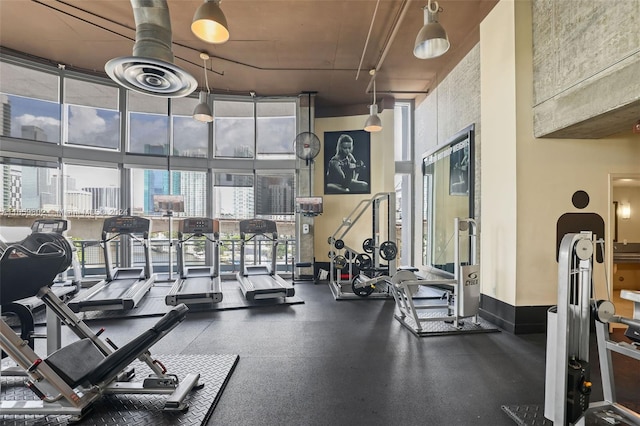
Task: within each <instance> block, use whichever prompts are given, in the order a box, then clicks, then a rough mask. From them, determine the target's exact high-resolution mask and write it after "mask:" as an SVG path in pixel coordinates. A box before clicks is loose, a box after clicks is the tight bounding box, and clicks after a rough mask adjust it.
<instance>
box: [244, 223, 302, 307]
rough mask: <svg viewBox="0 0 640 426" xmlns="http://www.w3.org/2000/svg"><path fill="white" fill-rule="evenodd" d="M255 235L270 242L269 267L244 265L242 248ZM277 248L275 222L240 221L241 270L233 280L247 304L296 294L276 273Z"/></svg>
mask: <svg viewBox="0 0 640 426" xmlns="http://www.w3.org/2000/svg"><path fill="white" fill-rule="evenodd" d="M247 236H249V237H248V238H247ZM258 236H261V237H263V238H266V239H267V240H270V241H271V265H265V264H260V265H246V264H245V263H246V262H245V246H246V245H247V243H248V242H249V241H251V240H252V239H254V238H257V237H258ZM277 246H278V230H277V229H276V223H275V222H274V221H272V220H265V219H246V220H242V221H240V271H239V272H238V273H237V274H236V279H237V280H238V283H239V284H240V289H241V290H242V293H243V294H244V297H245V298H246V299H247V300H248V301H250V302H252V301H254V300H259V299H272V298H276V297H291V296H293V295H295V290H294V288H293V284H292V283H290V282H287V281H285V280H284V279H282V277H280V276H279V275H278V274H277V273H276V255H277V253H276V249H277Z"/></svg>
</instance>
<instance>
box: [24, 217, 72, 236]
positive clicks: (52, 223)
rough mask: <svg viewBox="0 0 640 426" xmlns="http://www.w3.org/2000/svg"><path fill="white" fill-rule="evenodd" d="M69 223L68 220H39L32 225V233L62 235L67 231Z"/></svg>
mask: <svg viewBox="0 0 640 426" xmlns="http://www.w3.org/2000/svg"><path fill="white" fill-rule="evenodd" d="M67 226H68V222H67V220H66V219H37V220H36V221H34V222H33V224H32V225H31V231H32V232H42V233H46V232H54V233H56V234H60V235H62V233H63V232H64V231H66V230H67Z"/></svg>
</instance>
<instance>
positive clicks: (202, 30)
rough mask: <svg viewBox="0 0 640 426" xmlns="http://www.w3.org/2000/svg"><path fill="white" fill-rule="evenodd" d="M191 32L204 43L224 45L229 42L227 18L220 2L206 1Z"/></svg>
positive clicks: (199, 8) (192, 23) (194, 17)
mask: <svg viewBox="0 0 640 426" xmlns="http://www.w3.org/2000/svg"><path fill="white" fill-rule="evenodd" d="M191 32H193V34H194V35H195V36H196V37H198V38H199V39H200V40H202V41H206V42H207V43H213V44H222V43H224V42H226V41H227V40H229V26H228V25H227V18H226V17H225V16H224V13H223V12H222V9H220V0H205V1H204V3H203V4H201V5H200V7H198V9H197V10H196V13H195V14H194V15H193V21H192V22H191Z"/></svg>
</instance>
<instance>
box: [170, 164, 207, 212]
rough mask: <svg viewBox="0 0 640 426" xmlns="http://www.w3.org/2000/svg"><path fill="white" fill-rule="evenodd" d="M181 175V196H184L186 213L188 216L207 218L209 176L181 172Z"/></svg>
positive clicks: (200, 173)
mask: <svg viewBox="0 0 640 426" xmlns="http://www.w3.org/2000/svg"><path fill="white" fill-rule="evenodd" d="M174 173H175V172H174ZM179 174H180V194H181V195H183V196H184V211H185V213H186V214H187V215H188V216H206V214H207V200H206V198H207V197H206V193H207V174H206V173H202V172H179ZM174 193H175V191H174Z"/></svg>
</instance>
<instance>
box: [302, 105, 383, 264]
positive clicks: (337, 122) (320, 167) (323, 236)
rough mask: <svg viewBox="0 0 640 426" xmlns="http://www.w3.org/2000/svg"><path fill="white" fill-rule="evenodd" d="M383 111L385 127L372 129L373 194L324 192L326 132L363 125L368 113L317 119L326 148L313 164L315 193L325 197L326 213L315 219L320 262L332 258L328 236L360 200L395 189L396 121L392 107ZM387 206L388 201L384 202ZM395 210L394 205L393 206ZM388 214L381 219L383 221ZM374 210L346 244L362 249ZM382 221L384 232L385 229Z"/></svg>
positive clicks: (349, 234)
mask: <svg viewBox="0 0 640 426" xmlns="http://www.w3.org/2000/svg"><path fill="white" fill-rule="evenodd" d="M379 115H380V119H381V120H382V125H383V129H382V131H381V132H378V133H371V194H354V195H344V194H340V195H334V194H332V195H325V194H324V132H336V131H341V130H344V131H350V130H359V129H362V126H363V125H364V122H365V121H366V119H367V116H366V115H358V116H350V117H331V118H318V119H316V120H315V133H316V135H318V137H319V138H320V141H322V143H323V145H322V146H323V149H321V150H320V154H319V155H318V156H317V157H316V158H315V165H314V179H313V182H314V188H313V191H314V195H319V196H322V197H323V201H324V213H323V214H322V215H320V216H318V217H316V218H315V220H314V249H315V254H316V261H317V262H327V261H329V258H328V252H329V250H330V249H331V247H330V246H329V244H328V243H327V238H328V237H329V236H331V235H333V234H334V232H335V231H336V230H337V229H338V227H339V226H340V224H341V222H342V219H343V218H346V217H348V216H349V215H350V214H351V212H352V211H353V209H354V208H355V207H356V206H357V204H358V203H359V202H360V201H361V200H368V199H371V197H372V196H373V195H375V194H377V193H380V192H394V190H395V189H394V175H395V160H394V150H393V146H394V137H393V135H394V132H393V128H394V123H393V118H394V114H393V109H392V108H391V109H385V110H384V111H383V112H382V113H381V114H379ZM381 207H382V209H384V210H386V207H387V206H386V205H382V206H381ZM394 210H395V208H394ZM385 220H386V218H383V219H382V222H381V223H382V224H384V223H386V222H384V221H385ZM371 229H372V224H371V213H370V210H369V212H368V213H365V214H363V216H362V217H361V218H360V220H359V221H358V222H357V223H356V226H354V227H353V228H352V229H351V230H350V231H349V233H348V234H347V235H346V236H345V238H344V240H345V243H346V245H347V246H349V247H352V248H353V249H355V250H358V251H359V252H362V241H363V240H364V239H365V238H369V237H371ZM385 230H386V229H385V227H384V226H383V225H381V232H383V231H385ZM384 240H386V234H385V235H381V241H384Z"/></svg>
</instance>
